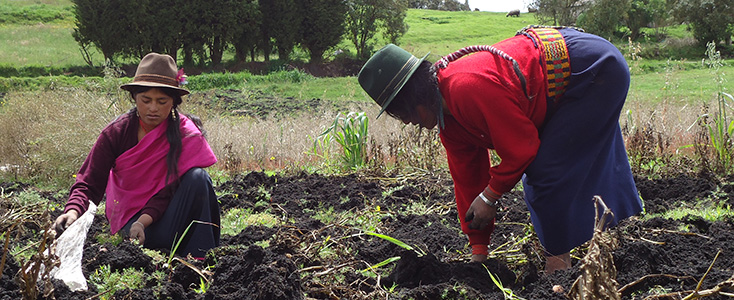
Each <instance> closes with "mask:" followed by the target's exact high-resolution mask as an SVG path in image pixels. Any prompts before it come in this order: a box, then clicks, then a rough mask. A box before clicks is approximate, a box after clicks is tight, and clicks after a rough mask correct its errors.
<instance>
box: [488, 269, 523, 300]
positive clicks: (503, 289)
mask: <svg viewBox="0 0 734 300" xmlns="http://www.w3.org/2000/svg"><path fill="white" fill-rule="evenodd" d="M482 267H484V269H485V270H487V274H489V278H491V279H492V282H493V283H494V285H495V286H497V288H498V289H500V292H502V295H504V296H505V299H510V300H525V298H521V297H520V296H517V295H515V293H514V292H513V291H512V290H511V289H509V288H506V287H505V286H504V285H502V281H501V280H500V279H499V278H498V277H496V276H494V274H492V272H490V271H489V269H488V268H487V266H485V265H484V264H482Z"/></svg>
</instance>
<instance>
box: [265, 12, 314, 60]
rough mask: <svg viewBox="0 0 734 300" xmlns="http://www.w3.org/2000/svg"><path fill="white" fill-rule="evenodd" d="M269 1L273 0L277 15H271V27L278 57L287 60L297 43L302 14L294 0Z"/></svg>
mask: <svg viewBox="0 0 734 300" xmlns="http://www.w3.org/2000/svg"><path fill="white" fill-rule="evenodd" d="M271 1H273V2H275V7H276V11H277V12H278V15H277V16H273V17H274V20H273V21H274V24H275V27H274V28H272V33H273V39H274V40H275V47H276V48H277V49H278V58H279V59H280V60H281V61H288V60H289V59H290V55H291V53H292V52H293V48H295V46H296V45H297V44H298V31H299V27H300V25H301V19H303V17H304V16H303V15H301V14H300V12H299V10H298V4H297V3H296V2H297V1H296V0H271ZM299 1H300V0H299ZM307 14H310V12H309V13H307Z"/></svg>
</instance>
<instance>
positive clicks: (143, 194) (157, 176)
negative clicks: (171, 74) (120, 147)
mask: <svg viewBox="0 0 734 300" xmlns="http://www.w3.org/2000/svg"><path fill="white" fill-rule="evenodd" d="M167 126H168V121H167V120H166V121H164V122H163V123H161V124H159V125H158V126H156V128H154V129H153V130H152V131H150V132H149V133H148V134H146V135H145V137H143V139H142V140H140V142H139V143H138V144H137V145H135V146H134V147H132V148H130V149H129V150H127V151H125V153H123V154H122V155H120V156H119V157H118V158H117V159H116V160H115V166H114V167H113V168H112V170H110V177H109V181H108V183H107V189H106V193H107V200H106V202H105V207H106V208H105V213H106V215H107V219H108V220H109V222H110V232H111V233H112V234H115V233H117V231H119V230H120V229H121V228H122V227H123V226H125V224H126V223H127V221H128V220H130V218H131V217H132V216H133V215H135V214H136V213H137V212H138V211H140V209H142V208H143V207H144V206H145V204H146V203H147V202H148V200H150V198H151V197H153V195H155V194H156V193H157V192H158V191H160V190H161V189H162V188H163V187H165V186H166V174H167V172H168V168H167V166H166V155H167V154H168V149H169V144H168V140H167V139H166V127H167ZM180 128H181V144H182V148H181V157H180V158H179V160H178V174H179V176H181V175H183V174H184V173H186V172H187V171H188V170H189V169H191V168H194V167H200V168H205V167H208V166H211V165H213V164H214V163H216V162H217V158H216V156H214V152H212V149H211V147H210V146H209V144H208V143H207V142H206V140H205V139H204V136H203V135H202V134H201V131H199V129H198V128H197V127H196V125H195V124H194V122H192V121H191V120H190V119H189V118H187V117H186V116H184V115H181V127H180ZM172 180H173V178H171V181H172Z"/></svg>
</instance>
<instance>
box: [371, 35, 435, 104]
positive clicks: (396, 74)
mask: <svg viewBox="0 0 734 300" xmlns="http://www.w3.org/2000/svg"><path fill="white" fill-rule="evenodd" d="M429 54H430V53H429ZM427 56H428V54H426V55H425V56H423V58H421V59H418V58H417V57H415V56H413V55H412V54H410V53H409V52H408V51H405V50H403V49H402V48H400V47H398V46H395V45H394V44H388V45H387V46H385V47H382V49H380V50H378V51H377V52H376V53H375V54H374V55H372V57H370V59H369V60H367V62H366V63H365V64H364V66H362V70H360V71H359V75H358V76H357V77H358V80H359V85H361V86H362V89H364V90H365V92H367V94H368V95H370V97H372V100H375V102H377V104H379V105H380V106H381V107H382V109H381V110H380V113H378V114H377V118H379V117H380V115H382V113H383V112H384V111H385V109H386V108H387V106H388V105H390V102H392V100H393V98H395V95H397V94H398V92H400V89H402V88H403V86H404V85H405V83H406V82H408V79H409V78H410V76H412V75H413V73H414V72H415V70H416V69H418V66H419V65H420V63H421V62H422V61H423V60H425V59H426V57H427Z"/></svg>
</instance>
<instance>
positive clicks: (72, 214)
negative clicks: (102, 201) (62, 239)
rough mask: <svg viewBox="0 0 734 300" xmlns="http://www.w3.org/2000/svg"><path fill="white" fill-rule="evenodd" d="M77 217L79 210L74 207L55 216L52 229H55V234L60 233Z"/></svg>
mask: <svg viewBox="0 0 734 300" xmlns="http://www.w3.org/2000/svg"><path fill="white" fill-rule="evenodd" d="M78 218H79V212H78V211H76V210H75V209H70V210H69V211H67V212H66V213H64V214H62V215H60V216H59V217H58V218H56V221H55V222H54V229H55V230H56V234H57V236H59V235H61V234H62V233H63V232H64V230H66V228H69V226H71V224H72V223H74V222H75V221H76V219H78Z"/></svg>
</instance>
